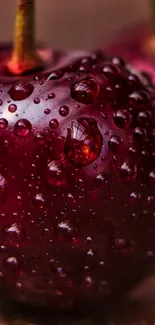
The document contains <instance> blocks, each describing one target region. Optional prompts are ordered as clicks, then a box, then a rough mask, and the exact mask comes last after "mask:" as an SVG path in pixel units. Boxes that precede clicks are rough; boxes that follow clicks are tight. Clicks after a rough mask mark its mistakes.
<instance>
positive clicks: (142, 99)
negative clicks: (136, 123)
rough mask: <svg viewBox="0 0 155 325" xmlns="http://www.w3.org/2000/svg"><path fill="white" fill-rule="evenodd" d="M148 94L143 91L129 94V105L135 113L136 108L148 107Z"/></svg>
mask: <svg viewBox="0 0 155 325" xmlns="http://www.w3.org/2000/svg"><path fill="white" fill-rule="evenodd" d="M148 104H149V101H148V96H147V94H146V93H144V92H143V91H134V92H132V93H131V94H130V95H129V107H131V109H132V111H133V113H134V109H136V110H137V111H140V110H143V109H147V108H148Z"/></svg>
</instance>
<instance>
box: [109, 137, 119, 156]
mask: <svg viewBox="0 0 155 325" xmlns="http://www.w3.org/2000/svg"><path fill="white" fill-rule="evenodd" d="M121 142H122V141H121V138H120V137H119V136H117V135H113V136H111V138H110V139H109V141H108V145H109V148H110V150H111V151H112V152H115V153H116V152H118V151H119V149H120V145H121Z"/></svg>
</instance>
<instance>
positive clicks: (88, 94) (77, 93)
mask: <svg viewBox="0 0 155 325" xmlns="http://www.w3.org/2000/svg"><path fill="white" fill-rule="evenodd" d="M70 90H71V97H72V98H73V99H75V100H76V101H78V102H80V103H83V104H92V103H94V102H95V101H96V100H97V98H98V96H99V93H100V86H99V84H98V83H97V81H96V80H95V79H93V78H85V79H83V80H80V81H78V82H77V83H74V84H72V85H71V88H70Z"/></svg>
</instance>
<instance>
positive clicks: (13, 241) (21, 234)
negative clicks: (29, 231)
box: [2, 223, 26, 246]
mask: <svg viewBox="0 0 155 325" xmlns="http://www.w3.org/2000/svg"><path fill="white" fill-rule="evenodd" d="M25 237H26V234H25V231H24V229H23V227H22V226H21V225H19V224H17V223H13V224H12V225H7V226H5V227H4V228H3V229H2V242H3V244H6V245H7V246H18V245H20V244H21V243H22V242H23V241H24V240H25Z"/></svg>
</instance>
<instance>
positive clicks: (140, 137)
mask: <svg viewBox="0 0 155 325" xmlns="http://www.w3.org/2000/svg"><path fill="white" fill-rule="evenodd" d="M133 138H134V140H135V141H144V139H145V138H146V130H145V129H144V128H141V127H136V128H135V129H134V130H133Z"/></svg>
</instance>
